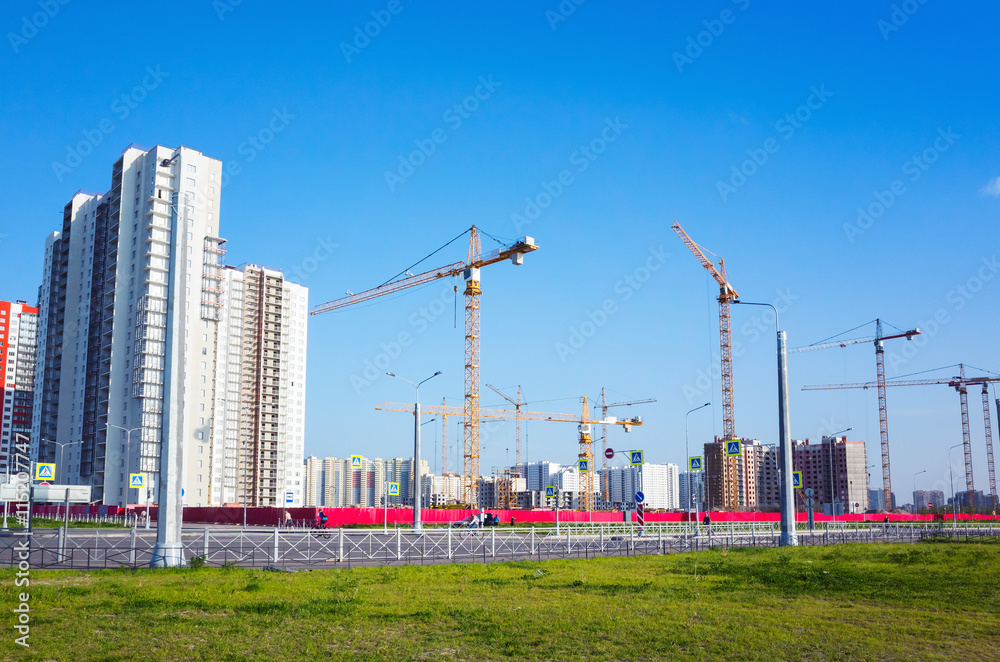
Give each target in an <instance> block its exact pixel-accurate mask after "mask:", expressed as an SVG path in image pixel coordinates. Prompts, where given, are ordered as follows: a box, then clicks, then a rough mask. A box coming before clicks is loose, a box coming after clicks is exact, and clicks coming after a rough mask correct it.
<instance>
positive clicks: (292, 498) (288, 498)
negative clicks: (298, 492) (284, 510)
mask: <svg viewBox="0 0 1000 662" xmlns="http://www.w3.org/2000/svg"><path fill="white" fill-rule="evenodd" d="M294 501H295V494H294V493H292V492H285V503H292V502H294Z"/></svg>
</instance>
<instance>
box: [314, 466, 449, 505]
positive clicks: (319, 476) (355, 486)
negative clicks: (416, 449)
mask: <svg viewBox="0 0 1000 662" xmlns="http://www.w3.org/2000/svg"><path fill="white" fill-rule="evenodd" d="M420 466H421V477H422V479H423V481H422V484H423V486H424V492H425V493H426V492H427V491H428V490H429V489H430V486H432V485H433V479H434V478H436V477H434V476H431V475H430V471H429V468H428V464H427V460H421V461H420ZM300 473H303V474H304V476H305V479H304V483H305V485H306V490H305V492H306V494H307V495H309V498H310V501H307V502H306V503H305V505H307V506H324V507H327V508H349V507H360V508H378V507H381V506H382V505H383V503H384V501H383V499H384V498H385V497H386V490H387V487H388V485H387V484H388V483H399V496H390V497H389V506H390V507H397V508H398V507H407V506H412V505H413V496H412V492H410V489H411V487H410V486H411V485H412V479H413V458H401V457H397V458H393V459H391V460H383V459H382V458H380V457H376V458H374V459H370V458H367V457H364V456H362V457H361V467H360V468H357V467H352V466H351V459H350V458H348V459H346V460H342V459H340V458H336V457H326V458H322V459H320V458H316V457H310V458H309V459H307V460H306V461H305V463H304V464H303V468H302V469H300ZM452 476H454V477H455V478H457V479H458V480H459V481H460V480H461V478H460V477H458V476H457V475H454V474H453V475H452ZM454 483H455V480H453V479H452V478H451V476H449V478H448V480H447V481H446V489H449V490H451V491H452V492H456V491H458V490H459V489H460V485H459V486H458V487H456V486H455V484H454ZM321 494H322V495H323V497H322V499H320V496H319V495H321ZM428 502H429V499H426V500H425V501H424V502H423V503H424V504H426V503H428Z"/></svg>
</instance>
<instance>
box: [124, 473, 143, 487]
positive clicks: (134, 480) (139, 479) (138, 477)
mask: <svg viewBox="0 0 1000 662" xmlns="http://www.w3.org/2000/svg"><path fill="white" fill-rule="evenodd" d="M128 486H129V487H146V474H129V475H128Z"/></svg>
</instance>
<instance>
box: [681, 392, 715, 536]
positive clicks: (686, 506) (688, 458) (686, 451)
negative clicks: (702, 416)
mask: <svg viewBox="0 0 1000 662" xmlns="http://www.w3.org/2000/svg"><path fill="white" fill-rule="evenodd" d="M710 404H712V403H711V402H706V403H705V404H703V405H699V406H697V407H695V408H694V409H691V410H689V411H688V412H687V413H686V414H684V456H685V458H686V462H687V465H688V466H687V475H688V498H687V501H688V502H687V503H686V504H684V510H685V511H686V512H687V516H688V526H689V527H690V526H691V501H692V498H691V497H692V496H693V495H692V492H693V490H692V485H691V483H692V481H691V477H692V476H693V475H694V472H693V471H691V450H690V449H689V448H688V417H689V416H690V415H691V414H692V413H693V412H696V411H698V410H699V409H704V408H705V407H707V406H709V405H710ZM702 462H704V460H702ZM701 470H702V471H704V470H705V467H702V468H701ZM694 501H695V506H697V499H694ZM694 532H695V535H698V513H695V518H694Z"/></svg>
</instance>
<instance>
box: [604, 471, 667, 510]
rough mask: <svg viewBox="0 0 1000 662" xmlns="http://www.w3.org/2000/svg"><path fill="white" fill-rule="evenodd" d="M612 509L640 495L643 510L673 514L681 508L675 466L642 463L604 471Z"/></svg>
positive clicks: (629, 502) (632, 501)
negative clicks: (642, 499)
mask: <svg viewBox="0 0 1000 662" xmlns="http://www.w3.org/2000/svg"><path fill="white" fill-rule="evenodd" d="M608 479H609V483H610V485H609V496H610V498H611V505H612V507H619V506H621V505H622V504H632V503H634V502H635V493H636V492H638V491H642V493H643V496H644V497H645V500H644V501H643V503H644V504H645V505H646V508H658V509H664V510H676V509H677V508H680V507H681V500H680V487H679V474H678V467H677V465H676V464H652V463H646V464H642V465H640V466H637V467H610V468H609V469H608Z"/></svg>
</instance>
